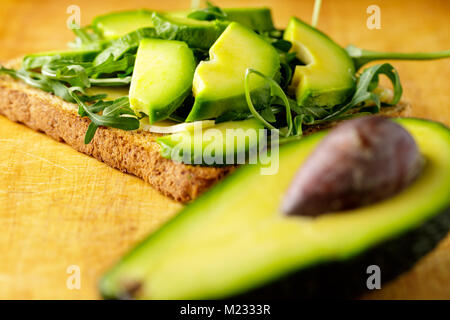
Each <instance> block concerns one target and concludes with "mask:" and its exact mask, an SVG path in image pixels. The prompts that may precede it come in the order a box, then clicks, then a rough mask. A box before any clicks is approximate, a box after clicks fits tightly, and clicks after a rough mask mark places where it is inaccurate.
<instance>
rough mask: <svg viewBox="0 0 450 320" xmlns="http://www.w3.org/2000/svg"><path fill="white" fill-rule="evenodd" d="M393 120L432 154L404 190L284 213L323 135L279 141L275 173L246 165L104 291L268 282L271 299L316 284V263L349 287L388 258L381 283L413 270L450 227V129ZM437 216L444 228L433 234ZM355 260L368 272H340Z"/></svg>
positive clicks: (221, 289)
mask: <svg viewBox="0 0 450 320" xmlns="http://www.w3.org/2000/svg"><path fill="white" fill-rule="evenodd" d="M396 121H397V122H398V123H399V124H401V125H402V126H404V127H405V128H406V129H407V130H408V131H409V132H410V133H411V134H412V135H413V137H414V138H415V140H416V142H417V144H418V146H419V149H420V151H421V153H422V154H423V156H424V158H425V159H426V165H425V168H424V171H423V172H422V174H421V176H420V177H419V178H417V180H416V181H415V182H413V184H411V185H410V186H409V187H407V188H406V189H405V190H404V191H402V192H401V193H399V194H397V195H395V196H394V197H391V198H389V199H386V200H384V201H381V202H379V203H376V204H373V205H369V206H365V207H361V208H358V209H353V210H349V211H342V212H338V213H329V214H324V215H321V216H319V217H317V218H315V219H311V218H302V217H293V216H290V217H288V216H284V215H282V214H281V212H280V211H279V207H280V202H281V200H282V197H283V195H284V193H285V192H286V190H287V188H288V186H289V185H290V183H291V180H292V179H293V177H294V174H295V173H296V172H297V170H298V168H299V167H300V166H301V165H302V163H304V161H305V159H306V158H307V157H308V155H310V154H311V152H312V151H313V150H314V148H315V147H316V146H317V144H318V143H319V142H320V141H321V139H322V138H323V137H324V136H325V135H326V132H320V133H316V134H313V135H311V136H309V137H306V138H304V139H302V140H300V141H296V142H292V143H289V144H286V145H283V146H281V147H280V153H279V170H278V173H277V174H275V175H261V174H260V170H261V165H246V166H243V167H241V168H240V169H238V170H237V171H236V172H234V173H233V174H232V175H231V176H230V177H228V178H227V179H226V180H225V181H223V182H221V183H219V184H218V185H217V186H216V187H214V188H213V189H211V190H210V191H208V192H207V193H206V194H204V195H203V196H201V197H200V198H199V199H198V200H197V201H195V202H193V203H192V204H190V205H188V206H187V207H185V208H184V209H183V210H182V211H181V212H180V213H179V214H178V216H177V217H176V218H174V219H173V220H172V221H170V222H169V223H167V224H166V225H165V226H163V227H162V228H161V229H160V230H158V231H157V232H155V233H154V234H152V235H150V236H149V237H148V238H147V239H146V240H144V241H143V242H142V243H141V244H140V245H138V246H137V247H136V248H135V249H134V250H132V251H131V252H130V253H129V254H128V255H126V256H125V257H124V258H123V259H122V260H121V261H120V262H119V263H118V264H117V265H116V266H115V267H114V268H113V269H112V270H110V271H109V272H108V273H107V274H106V275H105V276H104V277H103V278H102V280H101V283H100V289H101V293H102V294H103V296H104V297H106V298H136V299H209V298H226V297H235V296H239V295H242V294H245V293H248V292H252V291H253V290H262V289H263V288H270V290H267V291H266V293H268V294H269V296H272V297H280V296H283V295H287V296H288V297H297V296H301V295H302V294H303V293H304V292H303V289H302V288H304V287H311V288H312V287H315V286H316V283H315V282H311V281H313V279H316V278H309V275H311V273H308V272H309V271H311V270H314V271H315V272H319V273H318V277H317V279H322V280H323V279H333V280H337V281H341V282H340V285H341V286H336V287H332V288H334V289H335V290H338V291H339V292H342V291H345V290H346V288H347V286H350V284H351V283H352V282H358V283H359V282H361V285H362V286H364V287H365V285H366V279H367V277H368V276H369V275H368V274H367V273H366V268H367V266H368V265H371V264H373V261H376V262H379V263H380V264H381V265H380V268H381V272H382V275H381V277H382V280H383V281H385V280H387V279H388V278H389V277H387V276H385V275H387V274H389V272H390V270H393V269H396V270H397V269H398V268H400V267H402V268H403V267H406V266H408V267H411V264H412V263H414V261H416V260H417V258H418V257H416V258H415V260H411V261H407V262H405V261H406V260H407V258H408V256H407V254H408V253H409V252H415V254H416V255H417V252H420V254H419V255H423V254H425V253H426V252H427V251H429V250H431V249H432V248H433V247H434V246H435V244H436V242H437V241H439V239H440V238H441V237H443V236H444V235H445V234H446V233H447V231H448V228H449V226H450V225H449V223H450V210H448V208H449V205H450V194H449V190H450V161H449V159H450V130H449V129H448V128H446V127H444V126H443V125H440V124H438V123H434V122H431V121H426V120H419V119H397V120H396ZM436 219H437V220H436ZM430 221H437V223H435V224H434V226H438V227H439V228H440V230H441V231H439V232H440V233H439V232H438V233H433V232H434V231H433V232H430V230H431V231H432V229H430V228H429V223H430ZM411 232H415V233H414V236H413V237H411ZM436 232H437V231H436ZM407 235H410V236H409V237H407ZM403 240H405V241H406V240H407V241H406V242H405V241H403ZM396 244H397V245H396ZM398 244H401V246H398ZM380 248H384V249H386V250H384V251H383V250H381V249H380ZM370 253H371V254H372V255H370ZM375 256H377V257H378V258H377V259H375V260H371V259H369V258H368V257H375ZM368 259H369V260H368ZM355 261H359V262H360V264H359V265H358V266H359V268H360V269H359V272H360V273H361V274H362V276H361V277H355V275H357V274H358V270H357V271H355V270H352V273H351V274H350V275H349V276H348V277H341V274H340V271H345V270H347V271H348V270H350V269H347V268H344V267H342V266H343V264H342V263H346V266H347V265H348V263H350V262H355ZM404 263H405V264H404ZM325 265H326V266H332V268H331V269H330V268H328V269H324V268H323V266H325ZM339 266H340V267H339ZM308 270H309V271H308ZM325 270H326V272H328V273H326V272H325ZM404 270H405V269H402V270H401V271H404ZM353 271H354V272H356V273H354V272H353ZM305 272H306V273H305ZM398 273H399V272H397V271H396V272H394V273H391V276H392V275H397V274H398ZM302 274H307V275H308V277H301V276H300V275H302ZM293 275H297V277H295V278H289V277H291V276H293ZM286 279H288V280H289V281H285V280H286ZM292 279H294V280H292ZM299 279H302V280H299ZM330 281H331V280H330ZM277 284H280V285H279V286H276V285H277ZM281 284H282V285H281ZM327 284H328V286H331V284H330V283H327ZM306 285H307V286H306ZM274 288H275V289H274Z"/></svg>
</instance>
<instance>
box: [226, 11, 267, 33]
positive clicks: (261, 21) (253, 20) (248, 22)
mask: <svg viewBox="0 0 450 320" xmlns="http://www.w3.org/2000/svg"><path fill="white" fill-rule="evenodd" d="M222 10H223V12H224V13H225V14H226V16H227V20H230V21H235V22H239V23H240V24H242V25H244V26H246V27H248V28H250V29H252V30H255V31H271V30H274V29H275V27H274V25H273V21H272V13H271V11H270V9H269V8H266V7H260V8H224V9H222Z"/></svg>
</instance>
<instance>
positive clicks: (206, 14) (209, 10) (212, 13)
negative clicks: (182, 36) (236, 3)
mask: <svg viewBox="0 0 450 320" xmlns="http://www.w3.org/2000/svg"><path fill="white" fill-rule="evenodd" d="M187 17H188V18H190V19H195V20H203V21H211V20H226V19H227V14H226V13H225V12H223V10H222V9H220V8H219V7H217V6H215V5H213V4H212V3H211V2H209V1H206V8H204V9H200V10H196V11H193V12H191V13H190V14H189V15H188V16H187Z"/></svg>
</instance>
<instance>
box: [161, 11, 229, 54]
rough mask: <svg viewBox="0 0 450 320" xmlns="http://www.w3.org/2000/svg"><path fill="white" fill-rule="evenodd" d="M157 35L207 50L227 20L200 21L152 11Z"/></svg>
mask: <svg viewBox="0 0 450 320" xmlns="http://www.w3.org/2000/svg"><path fill="white" fill-rule="evenodd" d="M152 21H153V25H154V27H155V29H156V32H157V34H158V37H160V38H161V39H167V40H179V41H184V42H186V43H187V44H188V45H189V47H191V48H198V49H204V50H208V49H209V48H210V47H211V46H212V44H213V43H214V42H215V41H216V40H217V38H219V36H220V35H221V34H222V32H223V31H224V30H225V28H226V27H227V25H228V23H229V22H227V21H220V20H213V21H201V20H195V19H190V18H183V17H180V16H178V15H171V14H162V13H157V12H155V13H153V15H152Z"/></svg>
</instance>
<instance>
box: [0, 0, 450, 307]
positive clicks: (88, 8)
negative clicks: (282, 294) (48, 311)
mask: <svg viewBox="0 0 450 320" xmlns="http://www.w3.org/2000/svg"><path fill="white" fill-rule="evenodd" d="M214 2H215V3H216V4H218V5H221V6H244V5H245V6H258V5H267V6H271V7H272V8H273V11H274V12H273V13H274V17H275V20H276V24H277V26H279V27H283V26H285V25H286V23H287V21H288V19H289V17H290V16H291V15H296V16H298V17H300V18H302V19H305V20H307V21H309V20H310V15H311V12H312V5H313V1H312V0H304V1H300V0H291V1H282V0H277V1H275V0H274V1H265V0H252V1H250V0H249V1H242V0H240V1H239V0H238V1H225V0H224V1H219V0H216V1H214ZM72 4H77V5H78V6H79V7H80V9H81V22H82V24H88V23H89V22H90V21H91V19H92V17H94V16H95V15H97V14H100V13H104V12H105V11H110V10H117V9H130V8H139V7H144V6H146V7H148V8H154V9H158V10H169V9H183V8H186V7H187V6H189V0H185V1H173V0H166V1H151V0H144V1H136V0H128V1H122V0H114V1H98V0H96V1H92V0H77V1H75V2H74V1H72V0H55V1H50V0H47V1H44V0H42V1H31V0H21V1H11V0H2V1H1V2H0V60H5V59H9V58H14V57H16V56H19V55H23V54H25V53H31V52H37V51H45V50H50V49H61V48H64V47H65V44H66V43H67V42H68V41H70V40H71V39H72V35H71V32H70V31H69V30H68V29H67V28H66V21H67V19H68V17H69V15H68V14H67V12H66V11H67V8H68V6H69V5H72ZM371 4H377V5H378V6H379V7H380V9H381V29H379V30H376V29H375V30H369V29H368V28H367V27H366V19H367V17H368V14H367V13H366V9H367V7H368V6H369V5H371ZM449 13H450V1H448V0H442V1H437V0H428V1H421V0H417V1H412V0H405V1H393V0H385V1H381V0H380V1H378V0H355V1H337V0H333V1H332V0H324V1H323V8H322V12H321V16H320V21H319V28H321V29H323V30H324V31H325V32H327V33H328V34H330V36H332V37H333V38H334V39H336V41H337V42H339V43H340V44H342V45H347V44H349V43H352V44H355V45H358V46H361V47H364V48H368V49H374V50H386V51H387V50H390V51H406V50H407V51H431V50H444V49H449V47H450V33H449V30H450V14H449ZM394 64H395V66H396V67H397V68H398V70H399V73H400V76H401V79H402V83H403V85H404V91H405V94H404V99H406V100H409V101H410V102H411V103H412V105H413V114H414V116H419V117H426V118H431V119H435V120H440V121H442V122H444V123H446V124H447V125H450V108H449V101H450V91H449V77H450V60H445V61H443V60H441V61H431V62H395V63H394ZM180 208H181V205H179V204H177V203H175V202H173V201H170V200H169V199H167V198H165V197H163V196H162V195H160V194H159V193H158V192H156V191H155V190H153V189H152V188H151V187H150V186H148V185H147V184H145V183H144V182H142V181H141V180H139V179H137V178H135V177H133V176H129V175H126V174H123V173H120V172H118V171H116V170H114V169H111V168H109V167H107V166H106V165H104V164H102V163H100V162H98V161H96V160H94V159H92V158H89V157H87V156H85V155H82V154H79V153H77V152H76V151H74V150H72V149H71V148H70V147H68V146H66V145H64V144H62V143H57V142H55V141H53V140H51V139H50V138H48V137H46V136H45V135H43V134H41V133H36V132H34V131H32V130H30V129H27V128H26V127H24V126H23V125H20V124H16V123H11V122H9V121H8V120H6V119H5V118H4V117H1V116H0V230H1V232H0V298H3V299H49V298H56V299H66V298H68V299H92V298H98V293H97V290H96V284H97V281H98V279H99V276H100V275H101V274H102V273H103V272H104V271H105V270H106V269H107V268H108V267H110V266H111V265H112V264H113V263H114V262H115V261H116V260H117V259H119V257H120V256H121V255H122V254H123V253H125V252H126V251H127V250H129V249H130V248H131V247H132V246H134V245H135V244H136V242H137V241H139V240H140V239H142V238H143V237H144V236H146V235H147V234H148V233H150V232H151V231H153V230H155V229H156V228H158V227H159V226H160V225H161V224H163V223H164V222H165V221H167V220H168V219H169V218H170V217H172V216H173V215H174V214H175V213H176V212H177V211H178V210H179V209H180ZM70 266H77V267H79V270H80V274H81V288H80V289H79V290H77V289H72V290H71V289H69V288H68V287H67V280H68V277H69V276H70V274H68V273H67V270H68V268H69V267H70ZM365 297H367V298H405V299H409V298H441V299H450V236H448V237H447V238H446V240H444V241H443V242H442V243H441V244H440V245H439V247H438V248H437V249H436V250H434V251H433V252H432V253H431V254H429V255H428V256H426V257H425V258H424V259H422V260H421V261H420V262H419V263H418V264H417V265H416V267H415V268H414V269H413V270H412V271H410V272H408V273H406V274H404V275H402V276H401V277H400V278H398V279H397V280H395V281H393V282H391V283H389V284H386V285H385V286H384V287H383V289H382V290H380V291H377V292H372V293H371V294H368V295H366V296H365Z"/></svg>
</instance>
